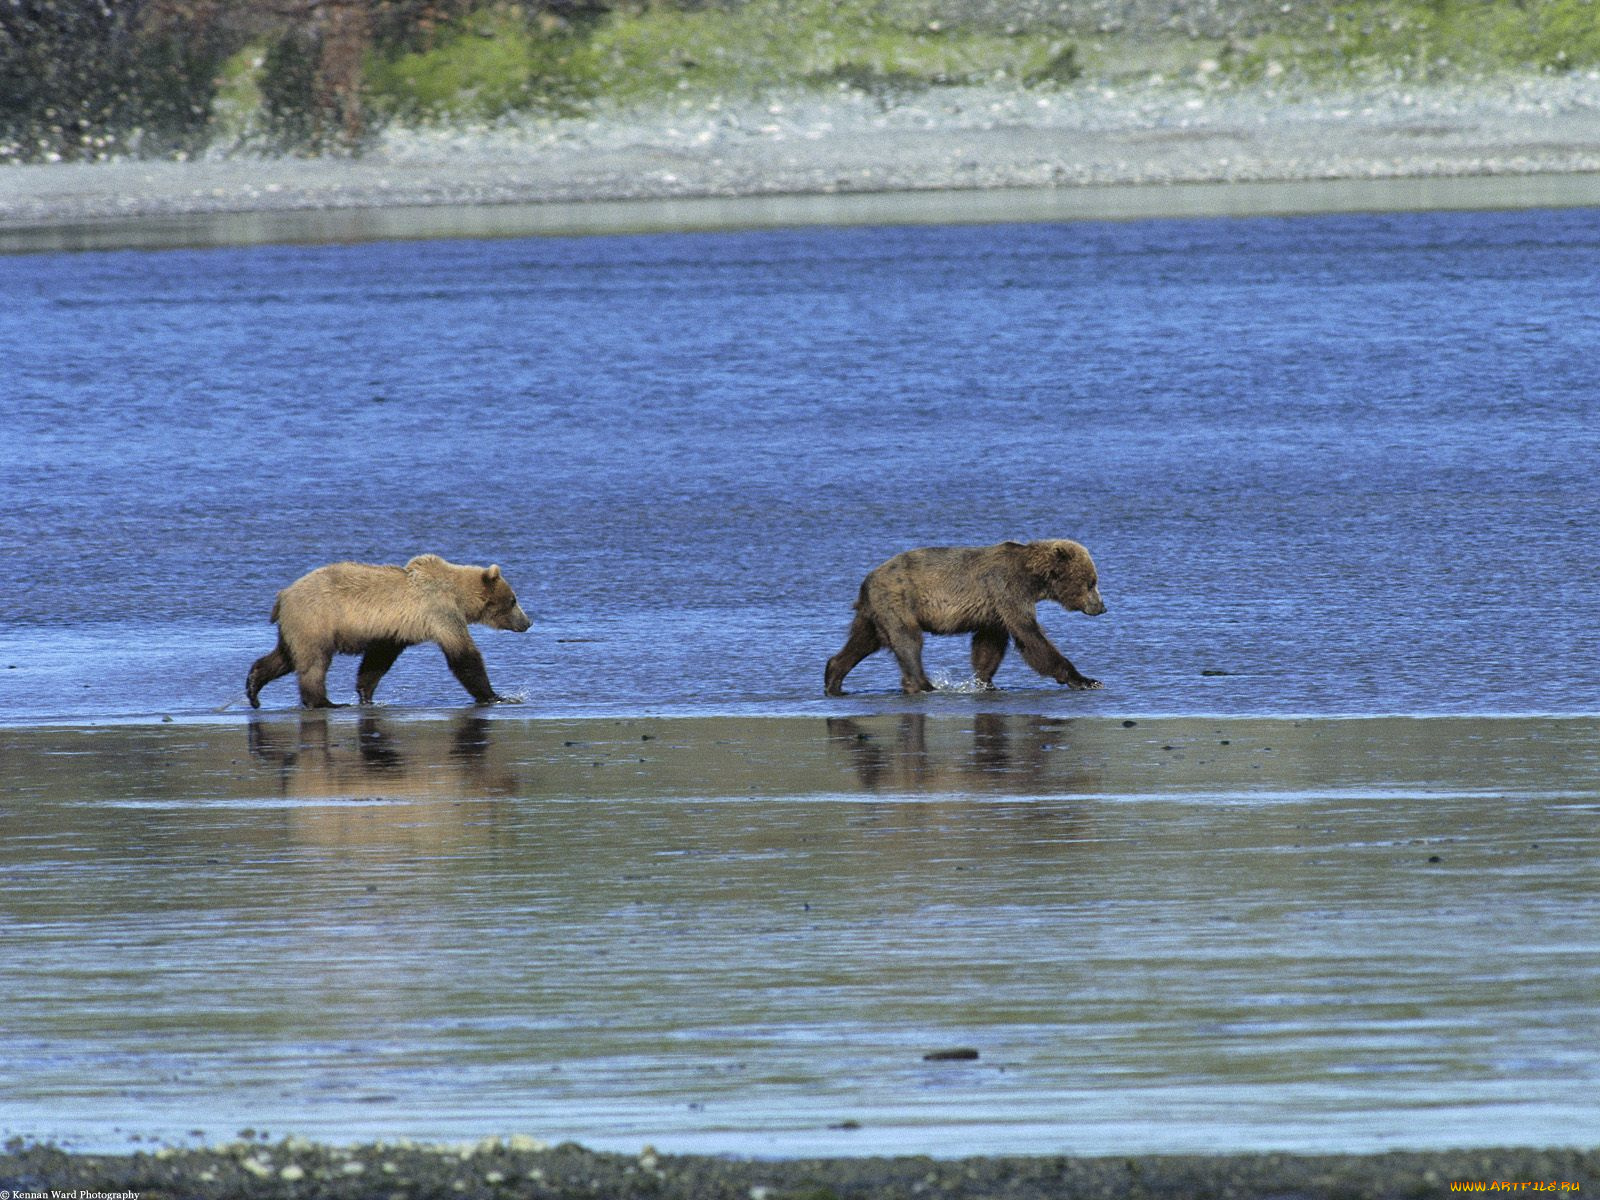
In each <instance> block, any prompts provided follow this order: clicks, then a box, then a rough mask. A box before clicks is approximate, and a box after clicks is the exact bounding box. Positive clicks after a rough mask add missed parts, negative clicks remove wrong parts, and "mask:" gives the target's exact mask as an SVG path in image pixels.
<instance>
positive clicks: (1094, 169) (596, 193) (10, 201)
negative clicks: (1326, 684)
mask: <svg viewBox="0 0 1600 1200" xmlns="http://www.w3.org/2000/svg"><path fill="white" fill-rule="evenodd" d="M1551 177H1561V178H1564V179H1567V180H1569V181H1575V186H1576V188H1577V190H1576V191H1572V190H1571V189H1569V191H1568V192H1567V193H1563V195H1565V196H1568V197H1569V198H1567V199H1562V200H1557V201H1554V202H1560V203H1584V204H1589V203H1600V72H1590V73H1588V74H1583V75H1569V76H1538V77H1526V78H1510V79H1504V80H1497V81H1481V82H1478V83H1475V84H1472V85H1448V86H1446V85H1434V86H1429V87H1409V86H1402V85H1398V84H1397V85H1394V86H1392V87H1388V86H1386V87H1381V88H1372V89H1367V90H1347V91H1341V92H1317V93H1298V92H1288V91H1283V92H1280V91H1276V90H1273V89H1271V88H1268V87H1265V86H1262V87H1259V88H1254V89H1247V90H1230V89H1223V88H1206V87H1204V86H1200V85H1197V84H1182V85H1180V84H1176V83H1169V82H1163V83H1153V82H1152V83H1147V84H1143V85H1139V86H1137V87H1135V88H1132V89H1119V88H1115V87H1109V86H1104V87H1098V86H1087V87H1082V88H1074V89H1070V90H1062V91H1042V92H1041V91H1029V90H1024V89H1005V88H1000V87H961V88H941V89H935V90H932V91H927V92H920V93H912V94H908V95H905V96H900V97H896V98H888V97H883V96H871V95H867V94H864V93H860V92H840V93H839V94H837V95H836V96H823V97H818V96H815V95H805V96H787V97H783V96H774V97H768V98H766V99H763V100H760V101H755V100H751V101H745V102H740V103H731V102H730V103H722V102H714V103H710V104H706V103H694V104H690V103H687V102H686V103H685V104H684V105H683V106H681V107H679V108H675V109H654V110H648V111H618V112H613V113H611V114H610V115H608V116H602V117H596V118H591V119H585V120H570V121H549V120H543V121H539V120H525V121H521V122H506V123H502V124H499V125H495V126H492V127H482V128H450V129H428V130H403V129H396V130H390V131H388V132H387V133H385V134H384V135H383V136H382V137H381V138H380V139H379V141H378V142H377V144H376V145H375V146H374V147H373V148H372V150H371V151H370V152H369V153H367V154H365V155H363V156H362V157H360V158H355V159H349V158H320V159H292V158H259V157H245V156H231V157H230V156H226V155H222V154H216V155H212V156H208V157H205V158H201V159H197V160H194V161H190V162H147V161H115V162H107V163H95V164H47V165H24V166H9V167H5V168H0V231H5V232H10V233H24V232H28V231H41V230H58V229H63V228H71V227H74V226H85V225H92V224H96V223H99V224H102V225H103V224H106V223H120V224H123V225H125V226H127V227H132V226H133V225H136V224H137V223H139V222H149V221H152V220H156V221H159V220H169V221H170V220H176V219H185V218H200V217H215V216H218V215H224V214H269V215H270V214H287V213H295V214H329V213H341V212H344V213H348V212H360V211H369V212H370V211H388V210H396V209H412V210H437V211H438V214H439V219H438V220H437V221H435V222H433V224H434V225H436V226H437V227H438V232H439V234H448V233H449V232H450V228H449V224H450V223H449V221H448V219H446V217H445V216H444V213H445V212H446V211H447V210H451V209H457V210H460V209H468V208H470V209H477V210H480V211H481V210H484V209H493V208H495V207H503V206H511V205H523V206H554V205H561V204H567V205H573V204H580V205H596V202H601V201H605V202H624V203H637V202H640V201H658V202H675V201H685V200H700V201H705V200H717V199H722V200H728V199H752V198H764V197H766V198H770V197H796V196H809V197H843V198H850V197H856V198H859V197H864V196H890V195H893V196H911V197H914V196H916V195H917V194H931V193H941V194H945V195H949V194H967V195H978V194H983V193H996V192H1016V193H1024V192H1032V193H1039V192H1044V193H1048V194H1055V195H1061V196H1069V195H1072V194H1078V193H1093V192H1094V191H1095V190H1096V189H1116V188H1123V189H1127V188H1139V189H1152V190H1155V189H1161V188H1167V187H1172V186H1174V185H1178V186H1188V185H1196V184H1236V185H1238V184H1246V185H1248V184H1284V183H1299V184H1326V183H1330V182H1338V181H1348V182H1381V181H1397V180H1474V179H1477V180H1482V179H1497V180H1512V181H1515V180H1530V181H1532V180H1537V179H1549V178H1551ZM1502 193H1503V198H1502V199H1500V200H1497V201H1496V206H1515V205H1518V204H1519V203H1520V204H1547V203H1552V200H1551V199H1550V198H1549V196H1550V193H1549V192H1548V189H1546V190H1539V189H1537V188H1534V189H1531V190H1529V191H1528V193H1527V198H1526V199H1522V200H1519V199H1518V196H1517V191H1516V189H1515V188H1511V189H1510V190H1509V191H1507V190H1506V189H1502ZM1218 195H1219V198H1218V200H1217V202H1216V203H1217V205H1218V206H1220V209H1221V211H1228V207H1227V202H1226V201H1225V200H1223V199H1221V197H1220V192H1219V194H1218ZM598 207H601V208H603V207H605V206H604V205H598ZM978 219H987V218H983V217H979V218H978ZM738 220H739V218H738V217H737V216H734V217H731V218H728V221H731V222H732V223H735V224H737V223H738ZM711 223H712V224H718V223H726V222H720V221H719V220H716V219H713V220H712V221H711ZM758 223H759V222H758ZM422 224H424V225H426V224H427V222H423V223H422ZM232 236H236V237H239V238H243V239H248V238H249V237H250V236H252V235H247V234H244V233H237V234H235V235H232ZM254 236H258V237H261V238H263V239H264V240H280V238H279V237H277V236H274V235H272V234H258V235H254ZM304 236H306V237H311V236H314V235H313V234H304ZM418 236H427V232H426V230H424V231H423V232H421V233H419V234H418ZM281 240H292V239H290V238H289V237H288V236H287V235H283V237H282V238H281ZM10 248H13V249H15V248H18V247H17V246H15V245H13V246H12V247H10Z"/></svg>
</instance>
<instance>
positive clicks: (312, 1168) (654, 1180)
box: [0, 1138, 1600, 1200]
mask: <svg viewBox="0 0 1600 1200" xmlns="http://www.w3.org/2000/svg"><path fill="white" fill-rule="evenodd" d="M1453 1183H1482V1184H1494V1183H1499V1184H1501V1185H1502V1187H1500V1188H1499V1189H1497V1190H1499V1191H1502V1192H1516V1193H1518V1194H1534V1193H1549V1194H1556V1195H1561V1194H1569V1195H1570V1194H1574V1193H1576V1194H1580V1195H1581V1194H1582V1193H1583V1192H1587V1191H1592V1190H1593V1188H1594V1187H1595V1185H1596V1184H1597V1183H1600V1150H1590V1151H1580V1150H1518V1149H1491V1150H1458V1151H1430V1152H1412V1151H1398V1152H1391V1153H1385V1154H1372V1155H1326V1156H1321V1155H1319V1156H1302V1155H1285V1154H1238V1155H1217V1156H1208V1157H1199V1156H1174V1157H1163V1156H1139V1157H1115V1158H1071V1157H1058V1156H1038V1157H994V1158H966V1159H933V1158H827V1159H794V1160H785V1161H776V1162H769V1161H760V1160H747V1159H732V1158H718V1157H711V1156H701V1155H686V1156H676V1155H661V1154H657V1153H655V1152H654V1151H653V1150H650V1149H649V1148H648V1147H647V1148H645V1149H643V1150H642V1151H641V1152H640V1153H639V1154H637V1155H625V1154H601V1153H595V1152H593V1151H589V1150H585V1149H583V1148H581V1147H579V1146H575V1145H571V1144H565V1145H561V1146H556V1147H544V1146H542V1145H541V1144H539V1143H537V1142H535V1141H534V1140H533V1139H530V1138H511V1139H491V1140H489V1141H486V1142H482V1143H479V1144H477V1145H469V1146H460V1147H451V1146H419V1145H411V1144H384V1143H376V1144H368V1145H361V1146H347V1147H333V1146H324V1145H319V1144H315V1143H311V1142H306V1141H300V1140H297V1139H289V1140H287V1141H283V1142H278V1143H275V1144H270V1145H269V1144H264V1143H257V1142H237V1143H234V1144H232V1145H228V1146H222V1147H218V1148H216V1149H210V1150H162V1151H158V1152H156V1153H153V1154H151V1153H140V1154H132V1155H88V1154H70V1153H67V1152H64V1151H62V1150H60V1149H57V1148H55V1147H50V1146H32V1147H19V1146H15V1145H13V1146H10V1147H8V1150H7V1153H5V1154H4V1155H0V1188H3V1189H5V1190H6V1191H9V1192H10V1193H11V1200H23V1198H24V1197H26V1196H28V1195H30V1194H33V1193H42V1194H44V1195H49V1194H50V1193H51V1191H52V1189H53V1190H54V1191H55V1192H57V1193H60V1192H63V1191H66V1192H69V1193H70V1192H73V1191H76V1192H77V1193H78V1195H79V1196H80V1197H86V1196H88V1195H90V1194H92V1193H94V1192H100V1193H122V1194H125V1195H126V1194H131V1195H136V1196H138V1197H140V1198H141V1200H157V1198H158V1197H197V1198H198V1197H251V1198H253V1200H268V1198H271V1197H285V1198H288V1197H304V1196H310V1195H315V1196H318V1197H327V1198H328V1200H365V1198H367V1197H373V1198H378V1197H383V1198H385V1200H389V1198H393V1197H397V1196H404V1197H408V1198H410V1200H421V1198H424V1197H431V1196H441V1197H452V1198H457V1197H466V1198H472V1197H503V1196H530V1197H543V1198H549V1200H558V1198H569V1197H570V1198H574V1200H576V1198H578V1197H607V1198H614V1200H624V1198H628V1197H652V1198H654V1200H675V1198H678V1197H683V1198H685V1200H688V1198H693V1200H801V1198H805V1200H827V1198H830V1197H833V1198H837V1200H845V1198H848V1197H875V1198H882V1200H896V1198H901V1197H904V1198H907V1200H909V1198H911V1197H922V1198H933V1197H944V1198H951V1200H959V1198H964V1197H971V1198H973V1200H977V1198H978V1197H985V1198H989V1200H999V1198H1002V1197H1004V1198H1008V1200H1033V1198H1035V1197H1097V1198H1107V1200H1110V1198H1120V1197H1127V1198H1129V1200H1133V1198H1135V1197H1140V1198H1145V1200H1164V1198H1168V1197H1170V1198H1171V1200H1180V1198H1182V1200H1196V1198H1203V1197H1230V1198H1239V1200H1248V1198H1251V1197H1260V1198H1262V1200H1266V1198H1268V1197H1272V1198H1279V1200H1288V1198H1294V1197H1304V1198H1307V1200H1309V1198H1312V1197H1327V1198H1328V1200H1334V1198H1338V1200H1358V1198H1362V1197H1371V1198H1374V1200H1377V1198H1380V1197H1381V1198H1389V1197H1393V1198H1396V1200H1399V1198H1401V1197H1407V1198H1416V1197H1427V1196H1444V1195H1449V1194H1450V1193H1451V1192H1452V1190H1453V1189H1452V1187H1451V1185H1452V1184H1453Z"/></svg>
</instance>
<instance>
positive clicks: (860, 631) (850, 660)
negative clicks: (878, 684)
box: [822, 615, 883, 696]
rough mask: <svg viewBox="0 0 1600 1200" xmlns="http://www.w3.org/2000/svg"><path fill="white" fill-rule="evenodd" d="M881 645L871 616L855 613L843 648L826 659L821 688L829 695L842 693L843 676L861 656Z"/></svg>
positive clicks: (881, 641) (870, 652) (851, 669)
mask: <svg viewBox="0 0 1600 1200" xmlns="http://www.w3.org/2000/svg"><path fill="white" fill-rule="evenodd" d="M882 646H883V639H882V638H880V637H879V636H878V631H877V629H875V628H874V627H873V624H872V620H871V618H869V617H865V616H860V615H857V617H856V619H855V620H854V621H852V622H851V624H850V636H849V637H848V638H846V639H845V643H844V649H843V650H840V651H839V653H837V654H835V655H834V656H833V657H832V658H830V659H829V660H828V669H827V671H826V672H825V673H824V674H823V679H822V683H823V688H822V690H823V691H824V692H825V693H826V694H827V695H829V696H842V695H844V677H845V676H846V675H848V674H850V672H851V671H853V670H854V669H855V666H856V664H857V663H859V662H860V661H861V660H862V659H863V658H865V657H867V655H869V654H872V653H874V652H876V651H877V650H879V649H881V648H882Z"/></svg>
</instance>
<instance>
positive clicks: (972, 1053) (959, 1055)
mask: <svg viewBox="0 0 1600 1200" xmlns="http://www.w3.org/2000/svg"><path fill="white" fill-rule="evenodd" d="M977 1057H978V1052H977V1051H976V1050H974V1049H972V1048H971V1047H970V1046H958V1047H957V1048H956V1049H954V1050H935V1051H933V1052H932V1053H930V1054H924V1055H923V1056H922V1061H923V1062H973V1061H974V1060H976V1059H977Z"/></svg>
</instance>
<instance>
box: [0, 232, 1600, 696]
mask: <svg viewBox="0 0 1600 1200" xmlns="http://www.w3.org/2000/svg"><path fill="white" fill-rule="evenodd" d="M0 297H3V300H0V364H3V368H0V389H3V392H4V396H3V408H0V412H3V416H0V422H3V424H0V443H3V444H0V512H4V514H5V520H4V521H3V522H0V552H3V555H4V560H5V563H6V568H5V573H6V582H5V585H4V586H3V587H0V720H4V721H9V722H31V721H36V720H56V719H80V718H101V717H110V716H122V715H132V716H137V715H150V714H173V713H175V714H194V713H203V712H208V711H213V710H215V709H217V708H219V707H221V706H224V705H227V704H229V703H233V704H238V703H239V702H240V699H241V695H242V683H243V678H244V674H245V670H246V669H247V667H248V666H249V664H250V662H251V660H252V659H254V658H255V657H256V656H257V655H259V654H261V653H263V652H264V651H266V650H267V649H268V648H269V647H270V646H271V644H272V640H273V635H272V630H271V629H270V627H269V626H268V624H267V623H266V622H267V612H268V609H269V608H270V606H271V603H272V598H273V594H274V592H275V591H276V589H278V588H279V587H281V586H283V585H284V584H286V583H288V582H289V581H290V580H292V579H294V578H295V577H296V576H298V575H299V574H301V573H302V572H304V571H306V570H308V569H309V568H312V567H314V566H317V565H319V564H321V563H324V562H328V561H333V560H338V559H362V560H368V561H376V562H400V561H404V560H405V559H406V558H408V557H410V556H411V555H413V554H416V553H420V552H424V551H433V552H436V553H439V554H442V555H444V556H446V557H448V558H451V559H453V560H455V561H460V562H479V563H489V562H497V563H499V564H501V565H502V567H503V568H504V570H505V572H506V574H507V576H508V578H509V579H510V580H511V582H512V583H513V585H514V586H515V587H516V588H517V589H518V591H519V594H520V595H521V598H522V600H523V603H524V607H525V608H527V610H528V611H529V613H530V614H531V615H532V616H533V617H534V621H535V624H534V628H533V630H532V631H531V632H530V633H528V634H525V635H521V636H518V635H513V634H509V633H495V632H491V631H483V632H482V633H481V634H480V636H479V642H480V645H481V646H482V648H483V650H484V653H485V656H486V658H487V660H488V665H489V670H490V674H491V677H492V678H493V680H494V682H495V685H496V687H497V688H499V690H501V691H503V692H514V693H517V694H518V695H520V696H522V697H523V698H524V700H525V703H526V706H527V707H526V708H525V710H524V711H526V712H528V713H529V714H530V715H539V714H542V713H549V714H561V715H576V714H585V713H599V712H653V713H721V712H726V713H742V712H753V713H766V712H772V713H779V712H781V713H810V712H817V713H826V712H834V711H847V710H849V709H851V708H852V706H859V705H861V704H862V703H865V704H867V705H868V706H871V707H882V706H884V705H890V704H895V705H897V704H901V703H908V704H917V705H922V706H925V707H927V706H931V708H933V709H937V708H938V706H940V705H945V706H960V705H966V704H970V703H971V700H970V698H968V697H967V696H966V695H965V694H964V693H963V690H962V689H963V687H964V685H965V684H966V683H967V681H968V679H969V674H970V670H969V666H968V661H967V651H966V645H965V640H964V639H932V640H931V641H930V645H929V648H928V662H929V667H930V673H932V674H933V675H934V677H935V678H936V679H937V680H940V681H941V682H942V683H943V684H945V685H946V687H947V689H948V691H949V692H950V693H953V694H947V695H934V696H932V697H928V698H925V699H921V700H916V701H906V702H902V701H900V700H898V699H896V698H895V697H896V690H897V686H898V672H897V671H896V669H895V667H894V664H893V662H892V660H890V659H889V658H888V657H887V655H886V654H880V655H878V656H876V657H874V658H871V659H869V660H867V661H866V662H865V663H863V664H862V665H861V666H860V667H858V668H857V669H856V672H855V673H854V674H853V675H852V676H851V677H850V679H849V681H848V683H847V687H848V688H850V689H851V691H852V692H853V693H854V694H855V695H854V697H853V698H852V699H849V700H846V701H837V700H836V701H828V700H825V699H824V698H823V697H822V695H821V690H822V665H823V662H824V661H825V660H826V658H827V657H828V656H829V655H830V654H831V653H833V652H834V651H835V650H836V649H837V648H838V647H839V645H840V643H841V642H842V640H843V636H844V632H845V629H846V627H847V625H848V621H849V617H850V604H851V601H852V600H853V599H854V596H855V591H856V587H857V585H858V583H859V581H860V579H861V577H862V575H863V574H864V573H865V572H866V571H867V570H869V569H870V568H871V567H872V566H874V565H875V564H876V563H878V562H880V561H882V560H883V559H884V558H886V557H888V556H889V555H891V554H893V553H895V552H897V551H899V550H902V549H905V548H908V547H911V546H917V545H925V544H950V543H971V544H976V543H990V542H996V541H1000V540H1002V539H1006V538H1017V539H1027V538H1033V537H1072V538H1076V539H1078V540H1080V541H1082V542H1083V543H1085V544H1086V545H1087V546H1088V547H1089V549H1090V550H1091V552H1092V553H1093V554H1094V556H1095V558H1096V561H1097V563H1098V565H1099V569H1100V576H1101V583H1102V591H1103V593H1104V595H1105V598H1106V601H1107V604H1108V606H1109V612H1108V613H1107V614H1106V615H1105V616H1103V617H1099V618H1095V619H1092V620H1091V619H1088V618H1085V617H1082V616H1079V615H1076V614H1067V613H1064V612H1062V611H1060V610H1058V609H1055V608H1054V607H1053V606H1043V607H1042V608H1041V618H1042V620H1043V622H1044V624H1045V627H1046V629H1047V631H1048V632H1049V633H1050V635H1051V636H1052V637H1053V638H1054V639H1055V640H1056V641H1057V642H1058V644H1059V645H1060V646H1061V648H1062V649H1063V651H1064V652H1065V653H1066V654H1067V655H1068V656H1069V657H1070V658H1071V659H1072V660H1073V661H1074V662H1075V663H1076V664H1077V665H1078V666H1079V667H1080V668H1081V669H1082V670H1083V671H1085V672H1086V673H1088V674H1090V675H1093V676H1096V677H1098V678H1100V679H1102V680H1103V681H1104V682H1105V689H1104V690H1103V691H1102V692H1098V693H1073V692H1068V691H1065V690H1060V689H1057V688H1056V685H1054V684H1052V683H1049V682H1047V681H1045V680H1043V679H1040V678H1039V677H1037V676H1035V675H1034V674H1033V673H1032V672H1030V671H1029V670H1028V668H1027V667H1026V666H1025V665H1024V664H1023V663H1022V662H1021V661H1020V659H1019V658H1018V657H1017V656H1016V655H1015V654H1014V653H1013V654H1012V656H1011V657H1010V658H1009V659H1008V661H1007V662H1006V664H1005V666H1004V667H1002V669H1001V672H1000V675H999V677H998V679H997V682H998V683H999V684H1000V685H1001V687H1002V688H1003V689H1005V694H1004V695H1003V696H1002V697H1000V698H998V700H997V701H996V703H998V704H999V705H1000V706H1002V707H1004V706H1007V705H1010V706H1014V707H1016V708H1020V709H1026V710H1029V711H1044V712H1064V713H1085V714H1089V713H1110V714H1123V713H1180V714H1182V713H1207V714H1210V713H1215V714H1350V713H1592V712H1594V711H1595V709H1596V703H1597V699H1600V667H1597V665H1596V664H1597V662H1600V587H1597V586H1596V581H1597V579H1600V569H1597V568H1600V539H1597V538H1596V536H1595V531H1596V529H1597V528H1600V487H1597V486H1596V481H1595V478H1594V467H1595V464H1596V462H1597V461H1600V413H1597V411H1596V410H1597V401H1596V390H1595V381H1596V377H1597V376H1596V362H1597V354H1596V351H1597V350H1600V304H1597V300H1600V214H1597V213H1596V212H1594V211H1590V210H1572V211H1563V212H1544V211H1533V212H1521V213H1509V214H1457V213H1451V214H1438V215H1406V216H1354V217H1351V216H1344V217H1329V218H1292V219H1235V220H1208V221H1142V222H1130V223H1122V224H1117V223H1101V224H1097V223H1084V224H1073V225H1058V226H1033V227H1029V226H1022V227H1017V226H1009V227H987V228H921V229H821V230H808V231H803V232H802V231H795V232H783V231H780V232H750V233H726V234H694V235H676V236H649V237H615V238H595V239H569V240H506V241H480V242H471V241H463V242H434V243H415V244H401V243H391V244H368V245H353V246H319V247H298V246H283V247H259V248H240V249H229V250H210V251H198V252H180V251H165V252H155V253H151V252H125V253H88V254H77V255H34V256H13V257H9V258H3V259H0ZM1224 672H1225V673H1224ZM353 673H354V667H353V663H352V662H351V661H349V660H345V661H344V662H343V664H342V665H341V666H339V667H336V670H335V675H334V679H333V688H334V694H335V698H342V699H353ZM379 698H380V700H382V701H385V702H386V703H388V704H390V705H394V706H418V707H426V706H432V705H456V704H458V703H462V702H464V701H465V700H466V696H465V693H464V692H462V691H461V690H460V688H459V687H458V686H457V685H456V684H455V682H454V681H453V680H452V679H451V678H450V676H449V675H448V674H447V672H446V671H445V669H444V667H443V664H442V662H441V661H440V660H439V657H438V655H437V654H436V653H435V652H434V651H432V650H430V649H426V648H423V649H418V650H415V651H412V652H411V653H410V654H409V655H408V656H407V657H406V658H404V659H402V660H401V663H400V666H399V667H397V668H396V670H395V671H394V672H393V673H391V675H390V676H389V678H388V679H387V680H386V681H385V683H384V686H383V688H382V690H381V691H380V693H379ZM295 699H296V697H295V692H294V687H293V682H292V680H284V681H282V682H279V683H277V684H274V685H272V686H271V687H269V688H268V689H267V691H266V692H265V693H264V695H263V701H264V703H265V705H266V706H268V707H283V706H289V705H292V704H293V703H294V702H295ZM985 703H986V704H987V703H990V702H988V701H986V702H985Z"/></svg>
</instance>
